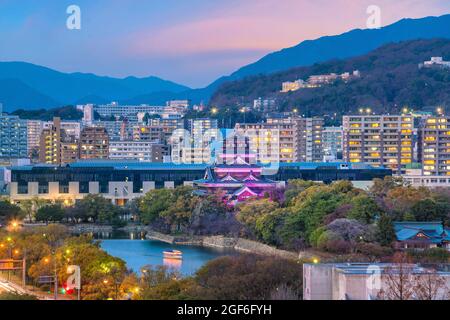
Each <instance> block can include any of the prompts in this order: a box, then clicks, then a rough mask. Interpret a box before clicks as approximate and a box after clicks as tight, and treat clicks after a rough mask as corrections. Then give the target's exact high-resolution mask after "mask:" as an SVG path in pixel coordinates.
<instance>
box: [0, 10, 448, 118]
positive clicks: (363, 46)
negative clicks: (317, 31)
mask: <svg viewBox="0 0 450 320" xmlns="http://www.w3.org/2000/svg"><path fill="white" fill-rule="evenodd" d="M434 38H447V39H450V15H443V16H440V17H426V18H421V19H403V20H400V21H398V22H396V23H394V24H391V25H389V26H386V27H383V28H381V29H372V30H370V29H364V30H361V29H356V30H352V31H349V32H346V33H343V34H341V35H335V36H326V37H321V38H319V39H316V40H306V41H303V42H301V43H300V44H298V45H296V46H294V47H291V48H286V49H283V50H280V51H277V52H273V53H270V54H268V55H266V56H265V57H263V58H261V59H260V60H258V61H256V62H255V63H252V64H249V65H247V66H244V67H242V68H240V69H239V70H237V71H236V72H234V73H232V74H231V75H229V76H223V77H221V78H219V79H217V80H216V81H214V82H213V83H211V84H210V85H208V86H207V87H205V88H198V89H190V88H188V87H186V86H182V85H179V84H176V83H173V82H170V81H166V80H162V79H159V78H156V77H148V78H139V79H138V78H134V77H129V78H125V79H115V78H110V77H99V76H96V75H93V74H82V73H73V74H67V73H61V72H57V71H54V70H51V69H48V68H44V67H39V66H35V65H31V64H26V63H20V62H8V63H0V80H3V81H8V82H9V81H10V80H12V79H14V80H16V82H15V83H14V84H8V87H9V88H14V87H15V86H18V83H17V80H19V81H21V82H22V85H21V88H22V90H25V88H26V87H28V88H29V90H26V91H25V92H21V91H17V92H14V91H13V92H6V90H5V89H4V88H2V87H1V86H0V102H3V103H4V105H5V106H6V108H7V109H17V108H20V107H21V108H28V109H30V108H37V107H54V106H58V105H64V104H74V103H77V102H83V103H86V102H92V103H104V102H109V101H111V100H117V101H119V102H120V103H128V102H129V103H137V104H140V103H150V104H161V103H164V101H166V100H170V99H191V100H192V102H194V103H199V102H201V101H203V102H205V103H207V102H208V101H209V99H210V98H211V96H212V95H213V94H214V93H215V92H216V91H217V90H218V89H219V87H220V86H221V85H223V84H224V83H227V82H230V81H234V80H239V79H243V78H245V77H248V76H254V75H259V74H271V73H275V72H279V71H283V70H287V69H290V68H293V67H302V66H310V65H313V64H315V63H321V62H325V61H329V60H333V59H346V58H351V57H356V56H359V55H364V54H367V53H369V52H370V51H372V50H374V49H376V48H378V47H381V46H383V45H386V44H388V43H395V42H400V41H407V40H415V39H434ZM37 75H39V76H37ZM14 94H17V95H23V97H21V98H14V99H13V98H12V97H11V95H14ZM26 97H35V98H34V99H31V98H30V99H27V98H26ZM19 103H20V104H19Z"/></svg>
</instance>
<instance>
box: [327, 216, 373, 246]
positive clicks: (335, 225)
mask: <svg viewBox="0 0 450 320" xmlns="http://www.w3.org/2000/svg"><path fill="white" fill-rule="evenodd" d="M326 229H327V230H329V231H332V232H334V233H336V234H337V235H339V236H340V237H341V238H342V239H344V240H345V241H355V242H356V241H367V242H369V241H371V240H372V239H373V233H372V232H371V230H370V228H369V227H368V226H367V225H364V224H362V223H361V222H359V221H357V220H351V219H337V220H334V221H333V222H332V223H330V224H329V225H327V226H326Z"/></svg>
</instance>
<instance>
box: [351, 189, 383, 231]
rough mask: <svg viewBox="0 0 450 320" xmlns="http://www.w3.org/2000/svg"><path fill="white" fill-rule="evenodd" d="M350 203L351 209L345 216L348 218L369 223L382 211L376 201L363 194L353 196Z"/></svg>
mask: <svg viewBox="0 0 450 320" xmlns="http://www.w3.org/2000/svg"><path fill="white" fill-rule="evenodd" d="M350 203H351V205H352V209H351V210H350V212H349V213H348V216H347V217H348V218H349V219H356V220H359V221H361V222H363V223H366V224H370V223H372V222H373V220H374V219H375V218H376V217H378V216H379V215H380V214H381V213H382V210H381V209H380V207H379V206H378V205H377V203H376V202H375V201H374V200H373V199H372V198H370V197H369V196H367V195H364V194H362V195H359V196H356V197H354V198H353V199H352V200H351V202H350Z"/></svg>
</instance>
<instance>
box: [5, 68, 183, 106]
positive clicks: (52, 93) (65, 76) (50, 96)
mask: <svg viewBox="0 0 450 320" xmlns="http://www.w3.org/2000/svg"><path fill="white" fill-rule="evenodd" d="M0 81H2V83H3V86H0V101H1V102H3V104H4V108H5V109H6V110H11V109H17V108H24V109H35V108H40V107H45V108H48V107H56V106H61V105H68V104H76V103H86V102H91V103H104V102H110V101H113V100H123V99H130V98H132V97H134V96H137V95H142V94H149V93H152V92H160V91H170V92H172V93H178V92H182V91H186V90H189V89H190V88H188V87H186V86H183V85H179V84H176V83H174V82H171V81H167V80H163V79H160V78H157V77H146V78H136V77H127V78H124V79H118V78H112V77H102V76H97V75H94V74H88V73H63V72H59V71H55V70H52V69H49V68H46V67H41V66H37V65H34V64H31V63H25V62H0ZM14 88H17V89H14ZM7 89H8V90H7ZM27 97H30V99H27Z"/></svg>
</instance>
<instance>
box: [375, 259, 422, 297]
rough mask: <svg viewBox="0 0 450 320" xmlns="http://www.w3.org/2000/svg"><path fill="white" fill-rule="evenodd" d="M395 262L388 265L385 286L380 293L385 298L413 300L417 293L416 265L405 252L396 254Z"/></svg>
mask: <svg viewBox="0 0 450 320" xmlns="http://www.w3.org/2000/svg"><path fill="white" fill-rule="evenodd" d="M393 262H394V263H393V264H392V265H391V266H389V267H386V268H385V270H384V274H383V278H384V283H385V288H383V289H382V290H381V291H380V293H379V294H378V298H379V299H383V300H412V299H413V298H414V294H415V285H414V284H415V279H414V278H415V276H414V265H412V264H411V263H410V262H409V259H408V257H407V256H406V255H405V254H404V253H396V254H395V255H394V259H393Z"/></svg>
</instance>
